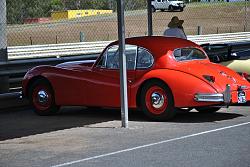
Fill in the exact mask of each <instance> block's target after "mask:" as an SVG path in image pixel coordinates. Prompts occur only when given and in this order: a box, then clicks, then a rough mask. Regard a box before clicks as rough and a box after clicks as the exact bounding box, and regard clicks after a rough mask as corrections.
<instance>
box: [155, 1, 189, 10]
mask: <svg viewBox="0 0 250 167" xmlns="http://www.w3.org/2000/svg"><path fill="white" fill-rule="evenodd" d="M151 5H152V11H153V12H155V11H156V10H161V11H165V10H168V11H174V10H180V11H181V12H182V11H183V9H184V8H185V6H186V5H185V4H184V2H183V1H181V0H151Z"/></svg>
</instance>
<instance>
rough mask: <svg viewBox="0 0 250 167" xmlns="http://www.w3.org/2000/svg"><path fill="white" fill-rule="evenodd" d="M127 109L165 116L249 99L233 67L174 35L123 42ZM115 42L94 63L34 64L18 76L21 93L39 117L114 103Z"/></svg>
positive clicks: (116, 104)
mask: <svg viewBox="0 0 250 167" xmlns="http://www.w3.org/2000/svg"><path fill="white" fill-rule="evenodd" d="M125 42H126V45H125V55H126V61H127V79H128V82H127V84H128V107H129V108H136V109H141V110H142V111H143V112H144V113H145V114H146V115H147V116H148V117H149V118H152V119H154V120H166V119H170V118H172V117H173V116H174V115H175V114H176V111H177V110H178V109H187V110H188V109H191V108H195V109H197V110H198V111H205V112H215V111H217V110H219V108H220V106H229V105H231V104H235V103H245V102H247V101H249V100H250V84H249V83H248V82H247V81H246V79H245V78H243V77H242V76H240V75H239V74H237V73H236V72H234V71H233V70H231V69H229V68H227V67H224V66H222V65H219V64H215V63H211V62H210V61H209V59H208V57H207V55H206V53H205V52H204V50H203V49H202V47H201V46H199V45H197V44H195V43H193V42H191V41H188V40H185V39H180V38H175V37H162V36H151V37H149V36H146V37H133V38H127V39H126V40H125ZM118 59H119V54H118V41H115V42H112V43H111V44H109V45H108V46H107V47H106V48H105V49H104V50H103V52H102V53H101V54H100V56H99V57H98V58H97V60H96V61H76V62H66V63H62V64H58V65H56V66H46V65H45V66H44V65H43V66H38V67H35V68H33V69H31V70H30V71H28V72H27V74H26V75H25V77H24V79H23V94H24V96H26V97H28V98H29V99H30V101H31V103H32V104H33V106H34V108H35V111H36V112H37V113H38V114H40V115H49V114H52V113H56V111H58V107H59V106H64V105H67V106H68V105H77V106H79V105H81V106H87V107H110V108H119V107H120V80H119V78H120V74H119V60H118Z"/></svg>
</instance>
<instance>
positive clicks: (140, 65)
mask: <svg viewBox="0 0 250 167" xmlns="http://www.w3.org/2000/svg"><path fill="white" fill-rule="evenodd" d="M153 63H154V58H153V56H152V55H151V53H149V51H147V50H146V49H144V48H138V57H137V62H136V68H137V69H146V68H150V67H151V66H152V65H153Z"/></svg>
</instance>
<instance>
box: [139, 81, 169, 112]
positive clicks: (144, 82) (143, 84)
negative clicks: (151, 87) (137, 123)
mask: <svg viewBox="0 0 250 167" xmlns="http://www.w3.org/2000/svg"><path fill="white" fill-rule="evenodd" d="M149 82H160V83H162V84H164V85H165V86H166V87H168V89H169V90H170V92H171V94H172V98H173V101H174V97H173V92H172V90H171V88H170V87H169V85H168V84H167V83H166V82H165V81H163V80H162V79H160V78H149V79H147V80H145V81H143V82H142V84H141V85H140V87H139V89H138V91H137V93H136V106H137V107H138V108H141V101H140V96H141V93H142V88H143V87H144V86H145V85H146V84H147V83H149Z"/></svg>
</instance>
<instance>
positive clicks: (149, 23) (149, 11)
mask: <svg viewBox="0 0 250 167" xmlns="http://www.w3.org/2000/svg"><path fill="white" fill-rule="evenodd" d="M147 2H148V36H152V35H153V22H152V9H151V0H147Z"/></svg>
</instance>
